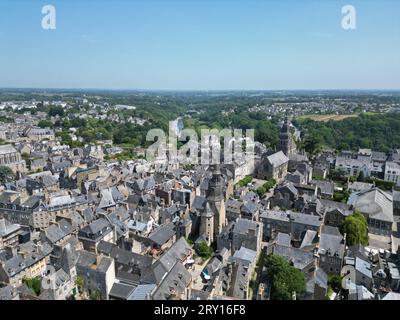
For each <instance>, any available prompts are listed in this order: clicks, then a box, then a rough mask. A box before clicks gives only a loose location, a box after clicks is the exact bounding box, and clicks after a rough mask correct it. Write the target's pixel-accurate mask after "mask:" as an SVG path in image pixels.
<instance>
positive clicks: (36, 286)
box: [22, 277, 42, 296]
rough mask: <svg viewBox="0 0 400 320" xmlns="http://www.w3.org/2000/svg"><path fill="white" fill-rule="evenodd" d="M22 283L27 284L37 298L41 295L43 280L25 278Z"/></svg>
mask: <svg viewBox="0 0 400 320" xmlns="http://www.w3.org/2000/svg"><path fill="white" fill-rule="evenodd" d="M22 282H23V283H25V284H26V286H27V287H28V288H29V289H31V290H32V291H33V292H34V293H35V294H36V295H37V296H38V295H39V294H40V290H41V288H42V278H40V277H35V278H23V279H22Z"/></svg>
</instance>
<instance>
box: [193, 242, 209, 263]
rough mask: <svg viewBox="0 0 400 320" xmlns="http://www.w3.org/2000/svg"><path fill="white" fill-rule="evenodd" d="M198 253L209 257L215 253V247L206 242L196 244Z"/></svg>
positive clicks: (203, 256)
mask: <svg viewBox="0 0 400 320" xmlns="http://www.w3.org/2000/svg"><path fill="white" fill-rule="evenodd" d="M195 250H196V253H197V254H198V255H199V256H200V257H202V258H205V259H207V258H209V257H211V256H212V254H213V249H212V248H211V247H209V246H208V245H207V243H206V242H204V241H203V242H200V243H197V244H196V245H195Z"/></svg>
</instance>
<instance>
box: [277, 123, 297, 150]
mask: <svg viewBox="0 0 400 320" xmlns="http://www.w3.org/2000/svg"><path fill="white" fill-rule="evenodd" d="M279 150H281V151H282V152H283V153H284V154H285V155H286V156H288V157H289V155H291V154H293V153H295V152H296V143H295V141H294V139H293V135H292V133H291V132H290V120H289V119H288V118H286V119H285V122H284V123H283V125H282V127H281V131H280V133H279Z"/></svg>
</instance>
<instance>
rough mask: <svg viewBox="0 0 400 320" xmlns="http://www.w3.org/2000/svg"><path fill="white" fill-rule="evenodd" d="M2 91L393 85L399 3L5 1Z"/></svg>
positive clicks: (399, 42)
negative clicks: (345, 19)
mask: <svg viewBox="0 0 400 320" xmlns="http://www.w3.org/2000/svg"><path fill="white" fill-rule="evenodd" d="M46 4H52V5H54V6H55V7H56V10H57V29H56V30H54V31H45V30H43V29H42V28H41V19H42V16H43V15H42V14H41V8H42V6H43V5H46ZM346 4H352V5H354V6H355V8H356V10H357V29H356V30H352V31H345V30H343V29H342V28H341V19H342V16H343V15H342V13H341V8H342V6H344V5H346ZM0 87H35V88H103V89H106V88H108V89H183V90H192V89H197V90H201V89H205V90H218V89H239V90H245V89H266V90H268V89H271V90H275V89H400V1H398V0H360V1H357V0H346V1H341V0H246V1H244V0H231V1H228V0H157V1H155V0H154V1H153V0H133V1H128V0H113V1H111V0H110V1H108V0H58V1H57V0H46V1H37V0H1V1H0Z"/></svg>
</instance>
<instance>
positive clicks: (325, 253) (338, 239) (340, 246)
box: [318, 226, 345, 274]
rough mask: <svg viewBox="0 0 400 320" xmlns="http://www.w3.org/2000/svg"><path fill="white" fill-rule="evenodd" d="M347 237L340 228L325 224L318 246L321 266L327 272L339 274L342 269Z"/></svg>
mask: <svg viewBox="0 0 400 320" xmlns="http://www.w3.org/2000/svg"><path fill="white" fill-rule="evenodd" d="M344 251H345V239H344V238H343V236H342V235H341V233H340V232H339V229H338V228H336V227H331V226H324V227H322V230H321V237H320V242H319V248H318V256H319V267H320V268H321V269H322V270H324V271H325V272H326V273H327V274H339V273H340V271H341V270H342V264H343V256H344Z"/></svg>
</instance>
